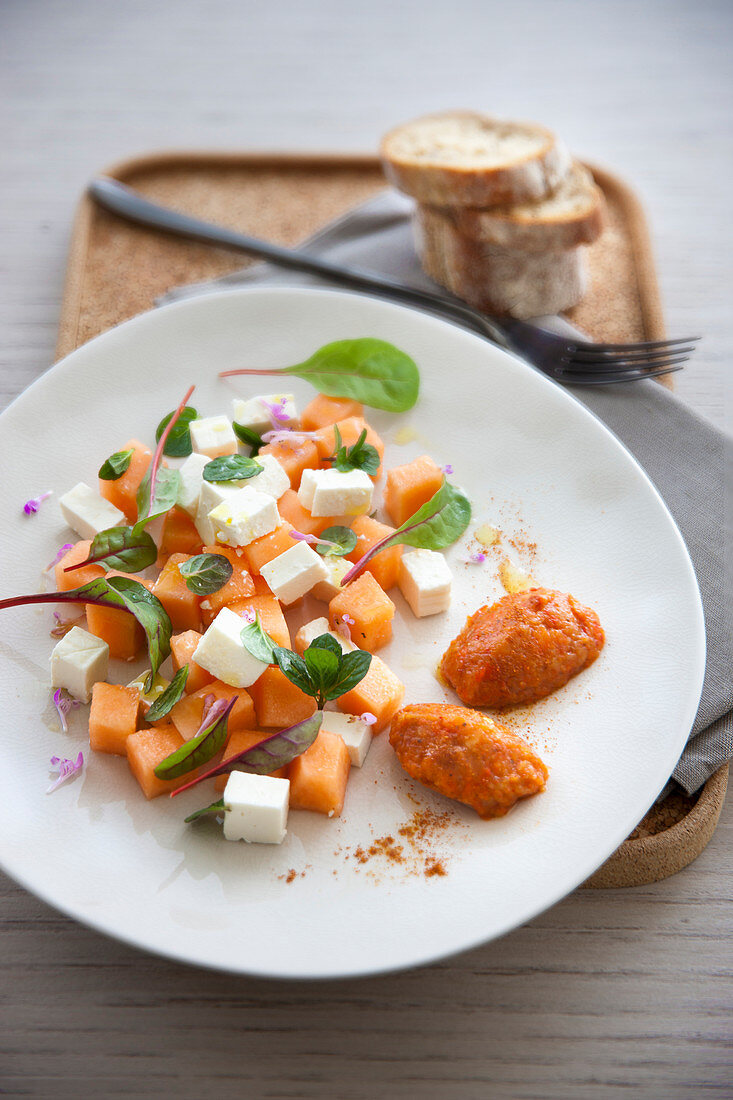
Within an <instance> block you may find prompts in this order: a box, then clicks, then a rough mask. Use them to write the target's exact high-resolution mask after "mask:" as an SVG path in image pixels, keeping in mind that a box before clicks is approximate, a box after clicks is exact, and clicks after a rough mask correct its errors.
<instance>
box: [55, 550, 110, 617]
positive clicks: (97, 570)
mask: <svg viewBox="0 0 733 1100" xmlns="http://www.w3.org/2000/svg"><path fill="white" fill-rule="evenodd" d="M91 546H92V540H91V539H82V540H81V542H77V543H75V544H74V545H73V546H72V547H71V550H67V551H66V553H65V554H64V556H63V558H62V559H61V561H59V562H57V563H56V565H55V567H54V578H55V580H56V588H57V590H58V591H59V592H69V591H70V590H71V589H72V588H80V587H81V585H83V584H88V583H89V581H93V580H96V578H97V577H103V576H104V569H103V567H102V566H101V565H85V566H83V567H82V568H81V569H74V570H72V572H71V573H65V572H64V570H65V569H66V568H67V567H68V566H70V565H78V564H79V562H82V561H86V560H87V558H88V557H89V551H90V550H91ZM73 606H75V607H83V604H74V605H73Z"/></svg>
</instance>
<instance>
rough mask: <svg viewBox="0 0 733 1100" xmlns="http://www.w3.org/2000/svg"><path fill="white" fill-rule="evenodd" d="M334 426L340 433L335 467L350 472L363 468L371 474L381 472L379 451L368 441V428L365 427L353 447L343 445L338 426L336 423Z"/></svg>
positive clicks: (334, 458) (343, 471)
mask: <svg viewBox="0 0 733 1100" xmlns="http://www.w3.org/2000/svg"><path fill="white" fill-rule="evenodd" d="M334 428H335V431H336V433H338V440H337V450H336V454H335V455H334V457H333V460H332V461H333V466H334V469H336V470H340V471H341V473H348V472H349V470H363V471H364V473H365V474H371V475H374V474H377V473H379V466H380V460H379V451H378V450H377V448H376V447H373V446H372V444H371V443H367V442H366V437H367V433H366V428H364V429H363V431H362V433H361V435H360V436H359V438H358V439H357V441H356V443H355V444H354V445H353V447H345V446H343V445H342V444H341V442H340V440H341V435H340V433H339V431H338V428H337V427H336V426H335V425H334Z"/></svg>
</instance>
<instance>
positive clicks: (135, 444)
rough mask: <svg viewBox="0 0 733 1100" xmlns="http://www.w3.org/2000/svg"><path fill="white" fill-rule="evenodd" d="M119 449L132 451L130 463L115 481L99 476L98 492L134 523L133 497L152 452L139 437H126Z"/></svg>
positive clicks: (134, 501) (134, 500)
mask: <svg viewBox="0 0 733 1100" xmlns="http://www.w3.org/2000/svg"><path fill="white" fill-rule="evenodd" d="M119 450H120V451H133V452H134V454H133V456H132V458H131V459H130V465H129V466H128V467H127V469H126V470H125V472H124V474H123V475H122V477H118V478H117V480H116V481H103V480H102V478H100V479H99V492H100V494H101V495H102V496H103V497H104V498H105V499H106V500H108V501H109V502H110V504H114V506H115V508H119V509H120V511H121V512H124V513H125V515H126V516H127V518H128V520H129V521H130V523H134V522H135V520H136V519H137V500H136V499H135V498H136V495H137V491H138V489H139V488H140V482H141V481H142V479H143V478H144V477H145V474H146V473H147V470H148V466H149V465H150V462H151V460H152V457H153V452H152V451H151V450H150V448H149V447H146V446H145V444H144V443H141V442H140V440H139V439H128V441H127V443H125V445H124V446H123V447H120V448H119Z"/></svg>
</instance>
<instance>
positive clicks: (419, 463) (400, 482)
mask: <svg viewBox="0 0 733 1100" xmlns="http://www.w3.org/2000/svg"><path fill="white" fill-rule="evenodd" d="M442 484H443V471H442V470H441V468H440V466H436V465H435V463H434V462H433V460H432V458H430V457H429V455H420V457H419V458H415V459H413V460H412V462H406V463H405V465H404V466H394V467H393V468H392V469H391V470H388V471H387V477H386V480H385V483H384V507H385V508H386V509H387V513H388V515H389V517H390V519H391V520H392V522H393V523H394V525H395V527H401V526H402V524H403V523H404V522H405V520H408V519H409V518H410V516H413V515H414V514H415V512H416V511H417V510H418V508H422V506H423V504H427V502H428V501H429V500H430V498H431V497H432V496H435V494H436V493H437V491H438V489H439V488H440V487H441V485H442Z"/></svg>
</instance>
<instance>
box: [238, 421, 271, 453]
mask: <svg viewBox="0 0 733 1100" xmlns="http://www.w3.org/2000/svg"><path fill="white" fill-rule="evenodd" d="M232 427H233V428H234V434H235V435H236V437H237V439H238V440H239V442H240V443H244V445H245V446H246V447H251V448H252V457H253V458H254V457H255V456H256V455H258V454H259V453H260V447H264V445H265V441H264V439H263V438H262V436H261V435H258V434H257V432H253V431H252V429H251V428H245V426H244V424H237V422H236V421H235V422H234V423H233V424H232Z"/></svg>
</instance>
